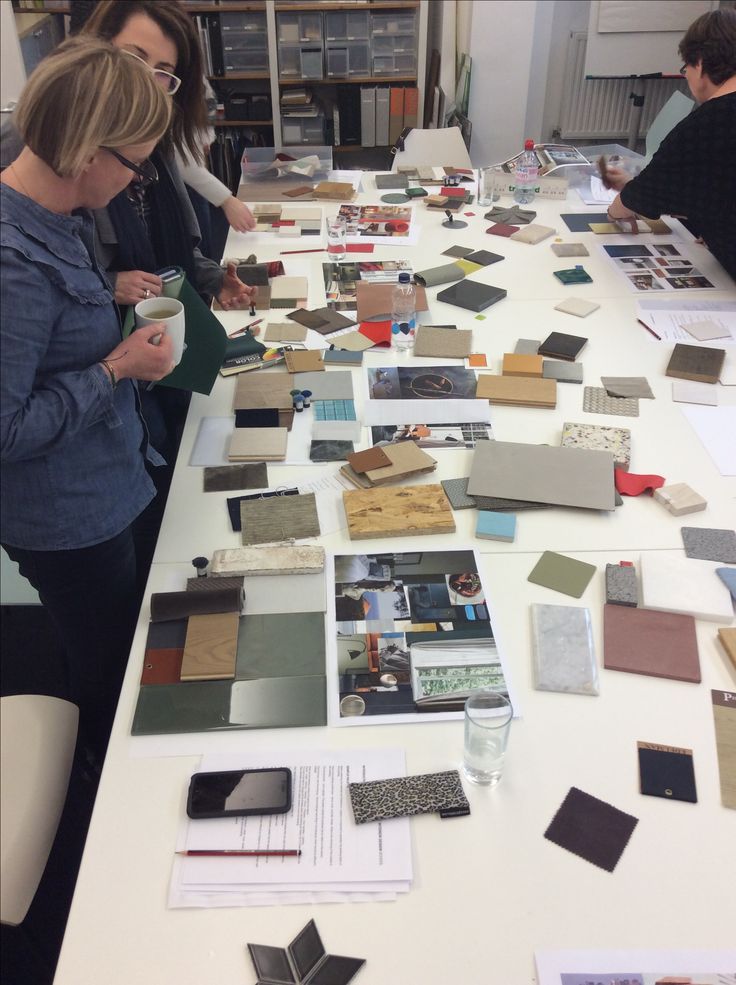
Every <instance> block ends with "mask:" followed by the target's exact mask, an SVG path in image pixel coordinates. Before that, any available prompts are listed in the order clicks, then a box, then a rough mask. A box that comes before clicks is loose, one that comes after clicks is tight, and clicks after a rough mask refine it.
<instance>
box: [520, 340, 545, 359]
mask: <svg viewBox="0 0 736 985" xmlns="http://www.w3.org/2000/svg"><path fill="white" fill-rule="evenodd" d="M541 344H542V340H541V339H519V340H518V342H517V343H516V345H515V346H514V352H518V353H520V354H521V355H524V356H536V354H537V349H539V347H540V345H541Z"/></svg>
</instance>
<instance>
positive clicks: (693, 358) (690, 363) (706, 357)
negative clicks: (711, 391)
mask: <svg viewBox="0 0 736 985" xmlns="http://www.w3.org/2000/svg"><path fill="white" fill-rule="evenodd" d="M725 358H726V350H725V349H711V348H710V347H708V346H704V345H684V344H683V343H681V342H678V343H677V345H676V346H675V348H674V349H673V350H672V355H671V356H670V361H669V363H668V364H667V369H666V370H665V376H674V377H676V378H677V379H678V380H696V381H697V382H698V383H717V382H718V380H719V377H720V375H721V369H722V368H723V362H724V360H725Z"/></svg>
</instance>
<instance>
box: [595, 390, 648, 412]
mask: <svg viewBox="0 0 736 985" xmlns="http://www.w3.org/2000/svg"><path fill="white" fill-rule="evenodd" d="M583 410H584V411H585V412H586V414H615V415H617V416H619V417H638V416H639V400H638V398H637V397H609V396H608V394H607V393H606V391H605V388H604V387H600V386H586V387H585V388H584V389H583Z"/></svg>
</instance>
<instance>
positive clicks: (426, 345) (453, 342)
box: [414, 325, 473, 359]
mask: <svg viewBox="0 0 736 985" xmlns="http://www.w3.org/2000/svg"><path fill="white" fill-rule="evenodd" d="M472 349H473V333H472V331H468V330H464V329H458V330H456V331H454V332H453V331H450V332H448V331H447V329H444V328H433V327H432V326H431V325H420V326H419V328H418V329H417V340H416V343H415V344H414V355H415V356H440V357H442V358H445V357H447V358H449V359H465V358H466V357H467V356H469V355H470V353H471V351H472Z"/></svg>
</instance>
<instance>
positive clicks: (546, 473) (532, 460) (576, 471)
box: [468, 441, 616, 510]
mask: <svg viewBox="0 0 736 985" xmlns="http://www.w3.org/2000/svg"><path fill="white" fill-rule="evenodd" d="M468 495H470V496H500V497H502V498H504V499H523V500H529V501H530V502H534V503H552V504H553V505H556V506H579V507H582V508H584V509H594V510H612V509H614V508H615V505H616V496H615V487H614V483H613V455H612V454H611V453H610V452H607V451H590V450H588V449H586V448H554V447H551V446H548V445H529V444H522V443H521V442H515V441H479V442H478V444H477V445H476V448H475V452H474V455H473V464H472V467H471V471H470V479H469V480H468Z"/></svg>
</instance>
